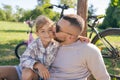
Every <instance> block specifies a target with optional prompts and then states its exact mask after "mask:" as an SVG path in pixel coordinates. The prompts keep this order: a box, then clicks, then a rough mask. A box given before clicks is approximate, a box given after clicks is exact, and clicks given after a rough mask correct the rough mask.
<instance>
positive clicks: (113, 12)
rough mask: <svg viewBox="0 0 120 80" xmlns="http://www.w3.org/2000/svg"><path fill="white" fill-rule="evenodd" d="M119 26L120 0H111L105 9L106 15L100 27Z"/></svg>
mask: <svg viewBox="0 0 120 80" xmlns="http://www.w3.org/2000/svg"><path fill="white" fill-rule="evenodd" d="M114 27H116V28H120V0H111V2H110V4H109V7H108V8H107V10H106V16H105V18H104V20H103V24H102V25H101V26H100V28H101V29H106V28H114Z"/></svg>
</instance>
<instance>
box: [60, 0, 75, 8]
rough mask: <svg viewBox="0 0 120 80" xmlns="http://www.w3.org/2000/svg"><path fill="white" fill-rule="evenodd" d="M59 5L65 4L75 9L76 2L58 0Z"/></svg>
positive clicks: (73, 0) (72, 0)
mask: <svg viewBox="0 0 120 80" xmlns="http://www.w3.org/2000/svg"><path fill="white" fill-rule="evenodd" d="M60 4H67V5H69V6H70V7H75V5H76V4H77V0H60Z"/></svg>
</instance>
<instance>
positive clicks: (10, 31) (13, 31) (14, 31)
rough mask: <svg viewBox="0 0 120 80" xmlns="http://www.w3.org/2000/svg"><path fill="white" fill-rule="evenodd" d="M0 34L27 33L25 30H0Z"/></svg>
mask: <svg viewBox="0 0 120 80" xmlns="http://www.w3.org/2000/svg"><path fill="white" fill-rule="evenodd" d="M0 32H9V33H17V32H27V30H0Z"/></svg>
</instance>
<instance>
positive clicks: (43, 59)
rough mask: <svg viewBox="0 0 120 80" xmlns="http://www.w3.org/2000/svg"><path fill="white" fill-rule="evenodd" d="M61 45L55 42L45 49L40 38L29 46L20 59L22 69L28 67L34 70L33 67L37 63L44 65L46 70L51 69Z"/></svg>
mask: <svg viewBox="0 0 120 80" xmlns="http://www.w3.org/2000/svg"><path fill="white" fill-rule="evenodd" d="M58 46H59V44H58V43H57V42H55V41H51V42H50V44H49V45H48V47H47V48H44V47H43V44H42V42H41V40H40V39H39V38H37V39H36V40H34V41H33V42H32V43H31V44H29V46H28V48H27V49H26V51H25V52H24V53H23V55H22V56H21V58H20V66H21V67H22V68H24V67H27V68H31V69H33V65H34V64H35V63H36V62H40V63H42V64H44V66H45V67H46V68H49V67H50V65H51V64H52V62H53V61H54V59H55V55H56V53H57V50H58Z"/></svg>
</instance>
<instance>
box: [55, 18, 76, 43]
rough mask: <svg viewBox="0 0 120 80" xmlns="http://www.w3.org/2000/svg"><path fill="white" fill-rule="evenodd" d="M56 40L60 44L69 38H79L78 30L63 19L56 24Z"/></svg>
mask: <svg viewBox="0 0 120 80" xmlns="http://www.w3.org/2000/svg"><path fill="white" fill-rule="evenodd" d="M54 32H55V40H56V41H58V42H64V41H66V38H67V37H68V36H77V35H78V33H77V32H78V29H76V28H75V27H73V26H72V25H71V24H70V22H68V21H67V20H64V19H61V20H59V21H58V23H56V25H55V28H54Z"/></svg>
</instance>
